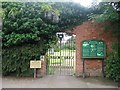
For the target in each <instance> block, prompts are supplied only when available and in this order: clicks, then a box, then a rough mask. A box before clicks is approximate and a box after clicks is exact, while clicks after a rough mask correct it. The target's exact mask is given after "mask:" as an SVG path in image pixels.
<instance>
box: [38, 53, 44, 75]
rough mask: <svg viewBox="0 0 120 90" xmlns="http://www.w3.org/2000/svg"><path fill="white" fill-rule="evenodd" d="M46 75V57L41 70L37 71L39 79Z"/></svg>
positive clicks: (42, 61)
mask: <svg viewBox="0 0 120 90" xmlns="http://www.w3.org/2000/svg"><path fill="white" fill-rule="evenodd" d="M45 75H46V55H45V56H44V60H41V68H40V69H37V77H43V76H45Z"/></svg>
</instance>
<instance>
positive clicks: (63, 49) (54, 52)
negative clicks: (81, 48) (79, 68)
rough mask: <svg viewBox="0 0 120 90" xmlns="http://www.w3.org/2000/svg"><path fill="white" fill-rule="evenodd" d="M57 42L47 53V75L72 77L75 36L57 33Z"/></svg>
mask: <svg viewBox="0 0 120 90" xmlns="http://www.w3.org/2000/svg"><path fill="white" fill-rule="evenodd" d="M57 38H58V42H57V43H56V44H54V45H52V46H51V49H49V50H48V53H47V74H48V75H74V72H75V60H76V59H75V57H76V55H75V54H76V48H75V36H74V35H68V34H66V33H57Z"/></svg>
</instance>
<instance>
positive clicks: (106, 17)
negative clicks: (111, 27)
mask: <svg viewBox="0 0 120 90" xmlns="http://www.w3.org/2000/svg"><path fill="white" fill-rule="evenodd" d="M99 9H104V11H103V13H101V14H93V15H92V16H91V18H92V19H94V20H96V21H97V22H105V21H115V20H118V19H119V14H118V13H117V11H116V10H115V9H114V8H113V7H112V6H111V5H109V4H107V5H103V6H101V8H99Z"/></svg>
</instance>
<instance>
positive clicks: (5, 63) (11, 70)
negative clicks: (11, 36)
mask: <svg viewBox="0 0 120 90" xmlns="http://www.w3.org/2000/svg"><path fill="white" fill-rule="evenodd" d="M40 52H43V53H40ZM45 52H46V50H45V49H44V48H43V46H42V45H41V43H39V44H28V45H24V46H19V47H18V46H17V47H11V48H5V49H3V50H2V59H3V60H2V70H3V75H4V76H5V75H15V76H31V75H32V74H33V69H30V60H31V59H32V60H33V59H34V58H37V57H39V56H40V55H44V54H45ZM33 57H34V58H33Z"/></svg>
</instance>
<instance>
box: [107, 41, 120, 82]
mask: <svg viewBox="0 0 120 90" xmlns="http://www.w3.org/2000/svg"><path fill="white" fill-rule="evenodd" d="M119 48H120V43H119V42H117V43H114V44H113V52H112V53H110V54H109V55H108V58H107V60H106V77H108V78H110V79H113V80H114V81H117V82H120V55H119V54H120V52H119Z"/></svg>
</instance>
